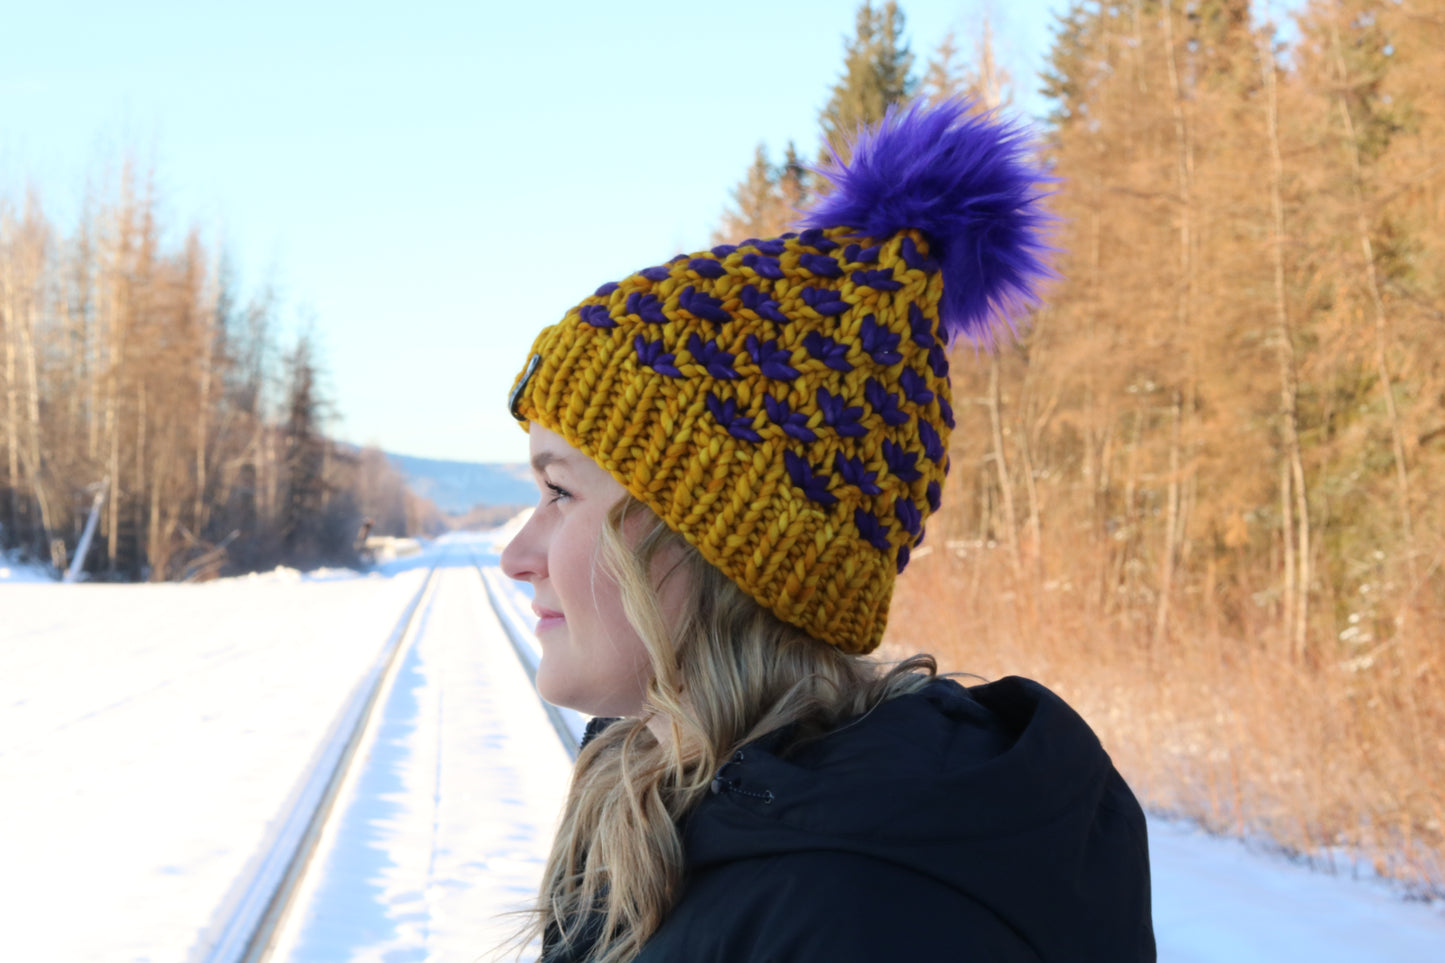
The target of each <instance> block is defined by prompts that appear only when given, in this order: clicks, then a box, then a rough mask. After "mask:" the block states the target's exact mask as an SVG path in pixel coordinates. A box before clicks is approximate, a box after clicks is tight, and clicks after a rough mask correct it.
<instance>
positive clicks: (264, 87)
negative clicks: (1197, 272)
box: [0, 0, 1063, 461]
mask: <svg viewBox="0 0 1445 963" xmlns="http://www.w3.org/2000/svg"><path fill="white" fill-rule="evenodd" d="M902 6H903V10H904V12H905V14H906V15H907V18H908V37H909V39H910V41H911V44H912V48H913V51H914V53H915V56H916V57H917V62H918V64H919V66H920V67H921V65H922V64H923V62H924V61H925V60H926V59H927V55H928V54H929V53H930V52H931V51H932V50H933V48H934V47H935V46H936V45H937V44H938V42H939V41H940V40H941V39H942V38H943V36H944V34H945V32H946V31H947V30H948V29H949V28H953V29H954V30H955V32H956V34H957V36H958V40H959V45H960V46H962V47H964V48H965V49H967V47H968V45H969V44H970V43H971V38H972V37H973V36H974V35H975V33H976V31H977V28H978V24H979V23H980V22H981V17H982V10H983V9H984V8H985V5H984V4H983V3H982V2H965V0H903V3H902ZM993 7H994V10H993V13H992V17H993V20H994V23H995V32H996V35H997V40H998V42H999V45H1000V48H1001V50H1002V53H1003V56H1004V58H1005V61H1006V65H1007V66H1008V67H1009V69H1010V70H1011V71H1012V73H1013V75H1014V77H1015V78H1016V81H1017V83H1016V86H1017V87H1018V88H1019V89H1018V91H1017V96H1018V97H1019V98H1020V100H1021V104H1022V108H1023V110H1025V111H1038V110H1041V109H1042V108H1041V106H1040V102H1039V100H1038V98H1037V97H1036V96H1035V95H1034V94H1033V88H1034V87H1035V86H1036V81H1035V78H1034V74H1035V72H1036V71H1037V69H1038V67H1039V65H1040V64H1041V63H1042V58H1043V56H1044V54H1045V52H1046V50H1047V47H1048V44H1049V39H1050V28H1051V24H1052V22H1053V20H1052V16H1051V15H1050V13H1049V9H1050V8H1055V9H1062V8H1063V3H1062V2H1061V0H1019V2H1015V3H1011V4H993ZM856 9H857V4H856V3H855V2H853V0H733V2H730V3H726V4H700V3H699V4H694V3H682V2H678V0H660V2H654V0H646V2H629V3H617V2H610V3H609V2H601V0H591V2H532V3H525V2H523V3H506V4H502V3H488V2H473V3H447V2H438V0H417V2H411V3H406V4H402V3H385V4H382V3H374V2H364V0H350V2H346V3H338V2H306V0H288V2H285V3H280V2H272V0H252V2H247V3H225V4H221V3H208V2H201V0H191V2H184V3H182V2H174V3H161V2H155V0H132V2H114V0H108V2H87V3H71V2H66V0H46V2H24V0H3V3H0V10H3V15H0V22H3V32H4V35H5V44H4V47H5V49H4V52H3V55H0V195H3V194H8V195H9V196H11V197H16V196H17V195H18V194H19V192H20V191H21V190H23V188H24V185H25V184H26V183H27V182H28V183H32V184H34V185H35V186H36V187H37V188H38V189H39V192H40V195H41V198H42V201H43V202H44V203H45V205H46V207H47V209H48V210H49V212H50V213H51V216H52V217H54V218H56V219H57V220H59V221H60V222H61V223H62V225H64V226H65V227H66V229H67V230H68V218H69V217H71V216H73V211H74V209H75V207H76V206H77V205H78V203H79V200H80V198H81V196H82V195H83V193H84V190H85V185H86V182H87V178H90V179H92V180H95V179H99V178H100V177H101V176H102V175H103V172H104V170H105V168H106V167H107V165H109V166H112V167H113V166H114V165H115V163H116V162H117V160H118V159H119V157H120V156H121V155H122V153H123V151H125V150H127V149H129V150H131V151H133V152H134V153H135V154H137V155H138V156H139V157H141V158H142V159H143V160H148V161H151V162H152V163H153V164H154V169H155V173H156V183H157V186H158V187H159V189H160V197H161V203H162V209H163V211H164V213H165V216H166V217H165V221H166V224H167V226H168V227H169V228H170V230H171V231H172V233H173V235H174V238H173V239H177V238H179V237H180V236H181V235H182V234H183V233H184V231H185V230H186V229H188V228H189V226H191V225H192V224H195V225H198V226H200V228H201V229H202V231H203V234H204V235H205V236H206V237H208V238H209V239H211V240H212V242H213V243H214V242H215V241H217V240H221V239H223V240H224V242H225V244H226V246H227V247H228V249H229V250H230V252H231V254H232V256H233V259H234V261H235V264H236V266H237V268H238V270H239V272H240V280H241V282H242V284H243V285H244V287H245V289H246V290H247V291H253V290H255V289H256V288H257V287H259V285H260V284H261V283H263V282H265V281H266V280H268V279H269V280H270V281H272V282H274V284H275V285H276V287H277V290H278V292H279V294H280V297H281V301H282V304H283V311H282V319H283V322H284V323H285V324H286V325H287V326H288V328H289V329H290V330H295V329H296V328H297V327H298V326H299V325H300V324H302V323H303V322H304V320H305V319H308V318H310V319H312V325H313V329H314V331H315V333H316V334H317V336H318V340H319V342H320V347H321V350H322V354H323V360H324V363H325V365H326V368H327V371H328V387H329V389H330V393H331V395H332V399H333V401H334V403H335V407H336V409H337V411H338V413H339V414H340V419H339V421H338V423H337V424H336V425H335V426H334V427H335V433H336V434H337V435H338V436H340V437H343V438H346V439H349V440H351V441H355V442H358V443H374V444H379V445H381V446H382V447H384V448H386V449H388V450H391V451H397V452H404V453H407V454H416V455H424V456H429V457H436V458H454V459H461V460H468V461H521V460H524V458H525V452H526V441H525V436H524V434H523V433H522V432H521V431H519V430H518V429H517V428H516V426H515V425H514V424H513V423H512V422H511V420H510V418H509V417H508V416H507V414H506V412H505V398H506V393H507V390H508V388H509V387H510V386H511V383H512V378H513V376H514V375H515V373H516V371H517V369H518V368H519V367H520V366H521V364H522V363H523V361H525V356H526V351H527V347H528V346H529V345H530V343H531V339H532V337H533V336H534V335H535V333H536V332H537V331H538V330H539V329H540V328H542V327H543V326H545V325H546V324H549V323H551V322H552V321H553V320H555V319H556V318H558V317H560V316H561V314H562V313H563V312H564V311H565V310H566V309H567V308H568V307H570V306H571V305H573V304H574V303H576V302H577V301H578V300H580V299H581V298H582V297H583V296H585V295H586V294H589V293H590V292H591V291H592V290H593V289H594V288H595V287H596V286H597V285H598V284H600V283H602V282H603V281H607V280H614V279H617V278H619V277H621V276H623V275H625V274H627V273H630V272H631V271H633V270H636V269H639V268H642V267H646V266H648V265H651V264H655V263H657V262H659V261H661V260H664V259H666V258H667V257H669V256H671V255H672V254H674V253H677V252H678V251H681V250H689V251H690V250H695V249H697V248H700V247H704V246H706V245H707V244H708V241H709V235H710V232H711V230H712V227H713V226H714V225H715V224H716V223H717V221H718V219H719V217H720V215H721V213H722V211H723V209H724V207H725V206H726V204H727V201H728V196H729V191H730V189H731V188H732V187H733V185H734V184H735V183H736V182H737V180H738V179H739V178H740V177H741V176H742V174H743V173H744V171H745V169H746V168H747V165H748V164H749V162H750V161H751V159H752V153H753V149H754V148H755V146H756V145H757V144H758V142H759V141H763V142H766V143H767V144H768V145H769V147H770V148H771V149H772V150H773V152H774V154H775V155H776V154H777V153H779V152H781V150H782V148H783V146H784V145H785V144H786V142H787V140H788V139H789V138H793V139H795V140H796V141H797V143H798V146H799V148H800V150H801V151H802V152H803V154H804V156H806V157H811V156H812V155H813V153H814V152H815V150H816V139H815V136H816V135H815V133H814V131H815V128H816V126H817V114H818V110H819V109H820V108H821V106H822V105H823V103H824V102H825V101H826V99H827V96H828V89H829V87H830V85H831V84H832V82H833V81H834V79H836V77H837V76H838V74H839V71H840V70H841V66H842V57H843V45H844V42H845V38H846V37H848V36H851V33H852V25H853V18H854V13H855V10H856Z"/></svg>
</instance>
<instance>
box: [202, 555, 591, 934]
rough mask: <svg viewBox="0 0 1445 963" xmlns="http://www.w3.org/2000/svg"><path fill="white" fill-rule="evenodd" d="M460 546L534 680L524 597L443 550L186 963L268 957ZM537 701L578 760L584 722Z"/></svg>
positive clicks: (491, 572)
mask: <svg viewBox="0 0 1445 963" xmlns="http://www.w3.org/2000/svg"><path fill="white" fill-rule="evenodd" d="M457 551H465V552H466V557H467V563H468V564H469V566H470V567H471V568H472V569H473V570H475V571H476V573H477V576H478V578H479V579H480V580H481V582H482V584H483V586H484V587H485V589H486V592H487V597H488V599H489V601H490V602H491V604H492V608H493V609H494V611H495V612H496V614H497V617H498V619H499V620H500V621H501V624H502V626H503V628H504V629H505V631H506V634H507V637H508V639H509V640H510V641H511V644H512V648H513V650H514V652H515V654H516V655H517V658H518V660H519V661H520V662H521V664H522V666H523V668H524V669H525V670H526V672H527V676H528V678H529V679H530V680H531V681H532V682H533V684H534V685H535V681H536V674H537V663H538V661H539V658H540V656H539V653H538V652H537V650H536V648H535V641H534V639H533V637H532V633H531V628H530V626H529V625H528V623H527V619H526V614H525V608H524V605H525V600H524V599H522V598H520V597H519V596H518V595H517V594H516V593H515V592H513V591H512V590H511V589H510V587H509V586H508V585H507V583H506V580H505V578H504V577H503V576H502V575H501V573H500V572H499V571H497V570H495V569H494V568H489V567H486V566H483V565H482V564H481V563H480V562H479V561H478V559H477V557H476V555H475V554H473V553H472V552H470V551H468V550H466V549H465V547H464V546H448V547H446V548H444V549H443V552H442V554H441V555H440V556H439V557H438V558H437V559H436V561H435V562H434V563H433V564H432V565H431V567H430V568H429V569H428V570H427V573H426V577H425V578H424V579H423V581H422V584H421V586H420V587H419V588H418V589H417V591H416V594H415V595H413V596H412V598H411V599H410V600H409V602H408V603H407V605H406V607H405V608H404V609H403V611H402V614H401V617H400V618H399V619H398V620H397V622H396V624H395V626H394V627H393V628H392V630H391V633H390V635H388V637H387V640H386V643H385V645H384V646H383V647H382V651H381V654H380V655H379V657H378V658H377V660H376V663H375V664H374V665H373V666H372V668H371V669H370V670H369V671H368V673H367V674H366V676H365V677H363V678H362V679H361V680H360V682H359V683H358V684H357V686H356V688H355V690H354V691H353V693H352V695H351V697H350V698H349V699H348V701H347V703H346V705H345V707H344V709H343V710H342V712H341V713H340V715H339V716H338V718H337V720H336V722H335V723H334V724H333V726H332V728H331V730H330V732H329V733H328V735H327V737H326V738H325V739H324V740H323V742H322V744H321V747H320V749H319V750H318V752H317V754H316V756H315V758H314V760H313V762H312V763H311V766H310V767H309V770H308V773H307V775H306V776H305V777H304V780H303V782H302V784H301V787H300V788H299V789H298V790H297V791H296V792H295V793H294V794H293V796H292V799H291V801H290V803H289V805H288V807H287V810H286V813H285V815H284V818H283V819H282V820H281V822H280V823H279V824H278V828H277V829H276V831H275V832H274V833H273V837H272V839H271V840H270V841H269V842H268V843H267V845H266V846H264V847H263V851H262V854H261V856H260V857H259V858H258V859H256V860H254V861H253V862H252V864H251V866H250V867H249V868H248V871H247V874H246V876H245V877H244V878H243V879H242V880H241V881H239V882H238V884H237V886H236V888H234V889H233V890H232V895H231V897H230V898H228V900H227V909H225V910H223V912H222V914H221V921H220V922H219V924H216V925H213V927H212V929H211V930H210V931H209V933H208V934H207V936H206V937H204V938H203V939H202V941H201V944H200V946H199V947H198V949H197V950H196V952H195V953H193V954H192V957H191V961H190V963H263V961H266V960H268V959H270V957H271V954H272V952H273V950H274V949H275V946H276V941H277V937H278V935H279V931H280V929H281V927H282V925H283V923H284V922H285V920H286V919H287V917H288V915H289V914H290V912H291V911H292V908H293V906H294V905H295V904H296V902H297V897H298V891H299V889H300V885H301V882H302V880H303V878H304V877H305V875H306V873H307V870H308V868H309V867H310V866H311V865H312V862H313V859H314V857H315V856H316V855H317V853H318V844H319V843H320V842H321V840H322V839H323V837H324V835H325V834H326V831H327V827H328V823H329V822H330V821H331V820H332V819H333V817H335V816H338V815H339V814H338V812H337V806H336V802H337V799H338V797H339V796H340V795H341V793H342V789H343V787H344V786H345V785H346V783H347V781H348V778H349V777H350V775H351V774H352V772H353V770H354V768H355V767H359V766H360V765H361V764H363V763H364V757H363V754H362V753H361V752H360V750H361V748H362V747H363V746H364V745H366V744H367V743H368V741H369V740H368V733H369V731H370V730H371V729H372V728H373V726H374V725H375V721H376V719H377V717H378V715H379V714H380V712H381V709H382V706H383V703H384V701H385V698H384V697H385V694H386V693H387V692H388V691H389V689H390V680H391V679H392V678H393V677H394V675H395V673H396V671H397V670H398V668H399V666H400V665H401V663H402V662H403V661H404V658H405V654H406V652H407V651H408V650H409V649H410V648H411V647H412V646H414V645H415V644H416V640H417V637H418V634H419V631H420V624H421V622H422V621H424V620H423V619H422V618H421V617H422V616H423V614H424V613H425V612H426V611H427V609H428V607H429V606H430V604H431V601H432V599H433V598H434V596H435V593H436V591H437V586H438V584H439V579H438V578H437V571H438V569H440V568H443V567H446V565H447V563H448V562H451V563H452V564H455V562H456V561H457V559H456V558H455V552H457ZM542 704H543V706H544V708H545V709H546V711H547V716H548V719H549V720H550V721H551V722H552V726H553V728H554V729H555V730H556V732H557V735H558V738H559V739H560V740H561V741H562V744H563V746H564V747H565V748H566V749H567V751H568V753H569V755H570V756H571V757H572V758H574V759H575V758H576V755H577V745H578V742H579V740H580V736H581V733H582V729H583V726H584V725H585V720H584V719H583V718H582V717H581V716H580V715H578V714H577V713H575V712H572V711H571V710H567V709H559V708H557V707H556V706H552V705H550V704H547V703H545V702H544V703H542Z"/></svg>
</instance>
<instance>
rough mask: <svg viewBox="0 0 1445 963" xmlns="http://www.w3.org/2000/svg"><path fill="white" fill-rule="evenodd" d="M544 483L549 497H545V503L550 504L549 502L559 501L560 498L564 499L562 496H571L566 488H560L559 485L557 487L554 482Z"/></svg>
mask: <svg viewBox="0 0 1445 963" xmlns="http://www.w3.org/2000/svg"><path fill="white" fill-rule="evenodd" d="M546 484H547V494H548V495H549V496H550V497H549V498H548V499H547V504H549V505H551V504H553V503H554V502H560V501H561V500H562V499H564V498H571V497H572V493H571V492H569V491H568V490H567V489H565V488H561V487H559V486H557V485H554V484H552V483H551V482H547V483H546Z"/></svg>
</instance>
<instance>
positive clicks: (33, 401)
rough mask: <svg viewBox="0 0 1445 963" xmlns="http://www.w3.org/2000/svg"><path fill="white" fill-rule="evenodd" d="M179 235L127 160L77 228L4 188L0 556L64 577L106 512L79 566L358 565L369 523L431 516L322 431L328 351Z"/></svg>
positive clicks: (205, 570)
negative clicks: (289, 333) (89, 523)
mask: <svg viewBox="0 0 1445 963" xmlns="http://www.w3.org/2000/svg"><path fill="white" fill-rule="evenodd" d="M98 185H103V186H98ZM171 236H172V226H171V225H169V224H166V223H164V222H163V220H162V214H161V205H160V203H159V201H158V200H157V197H156V191H155V190H154V178H153V175H152V174H151V173H150V172H149V171H146V170H143V169H141V168H140V167H139V165H138V164H137V163H136V162H135V161H134V160H133V159H131V160H127V161H126V162H124V163H122V164H121V165H120V166H119V167H118V169H116V170H113V171H109V172H105V173H104V174H103V175H101V176H98V177H97V184H96V185H92V187H91V189H90V190H89V191H88V193H87V196H86V201H85V204H84V205H83V208H82V212H81V214H80V216H79V218H78V220H77V223H76V224H75V225H74V227H73V228H71V229H70V230H64V229H62V228H61V227H59V226H57V224H56V222H55V221H54V220H53V219H52V218H50V217H48V216H47V213H46V210H45V207H44V204H43V203H42V198H41V197H40V196H39V195H38V193H37V192H35V191H33V190H32V191H29V192H27V193H26V194H25V195H24V196H23V197H22V198H20V199H18V200H17V199H15V198H10V197H6V196H3V195H0V549H6V548H8V549H11V550H16V551H18V552H19V553H21V556H22V557H29V558H32V559H36V560H39V561H43V562H48V563H49V564H51V565H52V566H54V567H55V568H56V569H57V570H59V571H64V570H66V568H67V567H68V566H69V565H70V564H71V563H73V562H74V558H73V556H74V554H75V552H76V551H77V549H78V547H79V546H80V544H81V535H82V532H83V530H84V527H85V523H86V520H87V518H88V517H89V516H90V514H91V511H92V508H93V507H96V506H98V512H99V513H98V515H97V521H98V524H97V526H96V529H95V534H94V536H93V540H92V542H91V543H90V548H89V551H88V552H87V553H86V556H85V558H84V559H83V560H82V561H81V565H82V567H83V569H84V570H85V571H86V572H87V573H88V574H89V575H90V576H91V577H94V578H104V579H112V580H126V581H133V580H152V581H165V580H171V579H198V578H209V577H215V576H217V575H222V574H235V573H239V572H249V571H256V570H261V569H266V568H272V567H274V566H276V565H280V564H286V565H291V566H295V567H300V568H312V567H315V566H317V565H322V564H353V563H355V562H356V561H357V558H358V555H357V549H358V547H359V546H358V535H359V534H360V532H361V530H362V527H363V525H364V524H365V523H366V521H367V520H368V519H369V520H370V523H371V524H370V525H369V526H368V530H369V531H372V532H375V533H376V534H379V535H380V534H390V535H405V534H412V533H417V532H422V531H429V530H433V529H435V528H436V526H437V525H438V524H439V523H440V513H439V512H438V511H437V510H436V509H435V507H434V506H432V505H430V503H428V502H425V501H423V500H421V499H418V498H416V497H414V496H413V495H412V494H411V493H410V492H408V491H407V490H406V488H405V486H404V484H403V482H402V479H401V476H400V475H399V474H398V473H397V472H396V471H395V470H394V469H393V468H392V466H391V465H390V463H389V462H388V461H387V459H386V456H385V455H384V454H383V453H382V452H380V451H378V450H375V449H364V450H357V449H355V448H352V447H349V446H346V445H342V444H338V443H336V442H334V441H332V440H331V439H329V438H328V437H327V434H326V431H327V425H328V423H329V421H330V419H331V414H332V412H331V411H330V406H329V404H328V401H327V398H326V393H325V391H324V389H323V387H322V384H323V378H322V374H323V366H322V363H321V359H320V358H318V357H317V352H316V349H315V346H314V343H313V339H312V338H311V336H310V335H309V334H308V333H306V332H305V331H303V332H302V333H300V334H298V335H296V336H295V337H294V338H293V339H291V340H290V341H289V342H287V343H285V344H283V343H282V337H281V333H280V328H281V325H280V321H279V315H280V309H281V305H280V304H279V303H278V298H277V297H276V295H275V293H274V291H272V290H271V289H270V288H269V287H263V288H262V289H261V290H259V291H256V292H251V293H249V294H248V293H247V292H244V291H242V290H239V288H238V285H237V284H236V282H235V279H234V272H233V271H231V270H230V268H229V262H228V260H227V257H226V255H225V252H224V249H223V248H221V247H219V246H215V245H213V246H211V247H208V246H207V244H206V243H205V242H204V240H203V239H202V235H201V232H200V231H199V230H198V229H192V230H190V231H189V232H188V233H186V234H185V235H184V238H183V240H182V241H181V242H180V243H179V244H175V245H169V246H168V245H167V243H166V241H165V239H166V238H169V237H171Z"/></svg>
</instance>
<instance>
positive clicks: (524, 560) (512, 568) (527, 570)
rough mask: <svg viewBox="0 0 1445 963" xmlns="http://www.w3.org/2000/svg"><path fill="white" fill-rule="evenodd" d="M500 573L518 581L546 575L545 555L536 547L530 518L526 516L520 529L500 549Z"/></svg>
mask: <svg viewBox="0 0 1445 963" xmlns="http://www.w3.org/2000/svg"><path fill="white" fill-rule="evenodd" d="M502 573H503V574H504V575H506V576H507V578H510V579H515V580H516V581H518V582H530V581H531V580H532V579H534V578H540V577H542V576H544V575H546V556H545V555H543V553H542V552H541V551H540V550H539V548H538V540H537V537H536V532H535V531H534V530H533V527H532V519H530V518H528V519H527V521H526V523H525V524H523V525H522V528H521V531H519V532H517V534H516V535H513V536H512V540H511V541H510V542H508V543H507V547H506V548H504V549H502Z"/></svg>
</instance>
